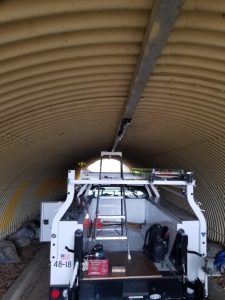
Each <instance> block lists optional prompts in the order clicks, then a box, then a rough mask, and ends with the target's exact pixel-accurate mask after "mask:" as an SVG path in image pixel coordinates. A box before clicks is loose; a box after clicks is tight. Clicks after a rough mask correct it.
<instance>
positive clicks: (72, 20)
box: [0, 0, 225, 242]
mask: <svg viewBox="0 0 225 300" xmlns="http://www.w3.org/2000/svg"><path fill="white" fill-rule="evenodd" d="M153 4H154V3H153V1H149V0H139V1H135V0H117V1H116V0H114V1H108V0H107V1H106V0H92V1H90V0H80V1H78V0H74V1H72V0H65V1H60V0H57V1H54V0H46V1H32V0H20V1H16V0H5V1H1V2H0V86H1V88H0V122H1V127H0V136H1V148H0V152H1V156H0V166H1V175H0V183H1V190H2V197H1V201H0V207H1V211H2V218H3V220H4V222H3V225H2V227H1V228H0V231H1V232H2V236H4V235H5V234H6V233H8V232H10V230H13V228H15V227H16V226H17V225H18V224H19V223H20V222H21V221H23V220H24V219H25V218H27V217H28V216H29V215H31V214H32V213H34V212H35V211H36V210H37V208H38V205H39V202H40V201H41V200H42V199H43V198H44V199H45V198H47V199H50V198H54V197H55V194H54V193H52V194H51V195H49V194H48V192H49V189H47V188H46V185H45V184H46V181H47V182H49V185H51V184H52V186H54V187H55V186H57V184H56V183H57V182H58V181H57V180H60V179H59V178H60V177H62V175H63V176H64V173H62V171H63V170H65V169H66V168H67V167H68V166H69V165H71V163H75V162H77V161H79V160H85V159H86V160H89V159H93V158H94V157H96V156H97V155H98V154H99V152H100V151H101V150H110V148H111V147H112V144H113V141H114V138H115V134H116V131H117V128H118V125H119V123H120V121H121V118H122V116H123V113H124V108H125V103H126V98H127V95H128V92H129V88H130V85H131V82H132V78H133V75H134V71H135V67H136V64H137V61H138V57H139V55H140V51H141V47H142V42H143V38H144V33H145V29H146V26H147V24H148V20H149V17H150V15H151V12H152V7H153ZM224 48H225V1H224V0H221V1H219V0H216V1H210V0H205V1H203V0H186V1H185V2H184V5H183V7H182V9H181V13H180V14H179V16H178V18H177V21H176V23H175V25H174V27H173V29H172V31H171V33H170V35H169V38H168V40H167V43H166V45H165V47H164V49H163V51H162V53H161V55H160V57H159V59H158V60H157V62H156V65H155V68H154V71H153V74H152V75H151V77H150V79H149V81H148V82H147V84H146V86H145V89H144V92H143V95H142V97H141V99H140V102H139V104H138V106H137V108H136V110H135V114H134V116H133V120H132V123H131V124H130V126H129V128H128V130H127V132H126V134H125V135H124V139H123V140H122V142H121V144H120V146H119V147H120V149H121V150H123V152H124V155H125V157H126V158H127V160H128V161H130V162H133V163H138V164H139V165H142V166H143V165H145V166H149V165H157V166H168V167H184V168H186V169H189V170H193V171H194V172H195V174H196V176H197V179H198V188H197V198H198V199H199V200H200V201H201V202H202V203H203V205H204V207H205V209H206V216H207V219H208V224H209V228H210V231H209V234H210V238H212V239H213V240H215V241H218V242H223V241H224V234H225V228H224V220H223V215H224V201H225V190H224V182H223V181H224V170H225V160H224V151H225V150H224V146H225V142H224V132H225V130H224V128H225V121H224V120H225V118H224V116H225V114H224V112H225V84H224V83H225V71H224V70H225V54H224V53H225V49H224ZM40 185H43V186H44V187H45V188H44V187H43V189H41V190H42V191H43V190H45V192H42V193H36V190H37V189H38V190H40ZM24 186H26V187H27V188H26V193H25V192H24V194H23V193H22V192H21V191H22V190H23V187H24ZM56 192H57V191H56ZM40 194H41V196H40ZM37 195H39V196H37ZM43 195H44V196H43ZM45 200H46V199H45ZM10 203H11V204H10ZM26 207H27V208H26ZM9 212H10V213H9ZM9 214H10V217H9V216H8V215H9ZM217 232H218V233H217Z"/></svg>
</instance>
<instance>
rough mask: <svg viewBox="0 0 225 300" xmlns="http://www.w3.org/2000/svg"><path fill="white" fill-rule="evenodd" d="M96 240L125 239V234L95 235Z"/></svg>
mask: <svg viewBox="0 0 225 300" xmlns="http://www.w3.org/2000/svg"><path fill="white" fill-rule="evenodd" d="M96 240H97V241H104V240H105V241H106V240H109V241H110V240H127V236H97V237H96Z"/></svg>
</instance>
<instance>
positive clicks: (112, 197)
mask: <svg viewBox="0 0 225 300" xmlns="http://www.w3.org/2000/svg"><path fill="white" fill-rule="evenodd" d="M99 199H100V200H102V199H103V200H105V199H106V200H114V199H116V200H117V199H119V200H122V199H123V196H100V197H99Z"/></svg>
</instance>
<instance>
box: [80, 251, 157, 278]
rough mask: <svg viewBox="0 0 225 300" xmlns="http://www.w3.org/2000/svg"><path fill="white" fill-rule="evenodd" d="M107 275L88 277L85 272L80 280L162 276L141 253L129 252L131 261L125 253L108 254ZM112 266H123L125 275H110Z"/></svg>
mask: <svg viewBox="0 0 225 300" xmlns="http://www.w3.org/2000/svg"><path fill="white" fill-rule="evenodd" d="M107 256H108V259H109V274H108V275H107V276H88V273H87V271H85V272H83V279H82V280H109V279H111V280H112V279H128V278H129V279H132V278H136V279H138V278H139V279H141V278H160V277H162V275H161V274H160V272H159V271H158V270H157V269H156V267H155V265H154V264H153V262H151V261H150V260H149V258H148V257H147V256H146V255H144V254H143V253H142V252H141V251H133V252H131V260H128V258H127V252H126V251H120V252H110V253H108V255H107ZM112 266H124V267H125V269H126V271H125V273H112Z"/></svg>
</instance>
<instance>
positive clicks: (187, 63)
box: [122, 1, 225, 243]
mask: <svg viewBox="0 0 225 300" xmlns="http://www.w3.org/2000/svg"><path fill="white" fill-rule="evenodd" d="M224 13H225V1H213V2H212V1H185V3H184V6H183V8H182V12H181V14H180V16H179V17H178V19H177V21H176V24H175V27H174V29H173V31H172V32H171V34H170V36H169V39H168V41H167V44H166V45H165V47H164V49H163V52H162V54H161V56H160V57H159V58H158V61H157V64H156V66H155V69H154V73H153V75H152V77H151V78H150V80H149V82H148V84H147V86H146V87H145V91H144V94H143V98H142V99H141V101H140V102H139V105H138V108H137V110H136V113H135V117H134V120H133V123H132V128H130V130H129V131H128V132H127V136H126V137H125V138H124V141H123V145H122V148H123V149H124V150H125V149H126V146H127V145H129V147H130V148H132V149H133V150H134V151H135V153H136V155H137V156H139V157H140V158H141V160H142V162H143V164H149V165H150V164H154V165H155V166H164V167H166V166H167V167H183V168H185V169H187V170H190V171H191V170H192V171H194V173H195V177H196V179H197V188H196V198H197V200H198V201H200V202H201V203H202V205H203V208H204V209H205V214H206V217H207V221H208V228H209V238H210V239H212V240H214V241H217V242H220V243H224V242H225V222H224V211H225V208H224V207H225V193H224V192H225V190H224V169H225V159H224V146H225V140H224V133H225V85H224V81H225V72H224V70H225V68H224V67H225V54H224V53H225V43H224V34H225V18H224ZM133 157H134V156H133Z"/></svg>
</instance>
